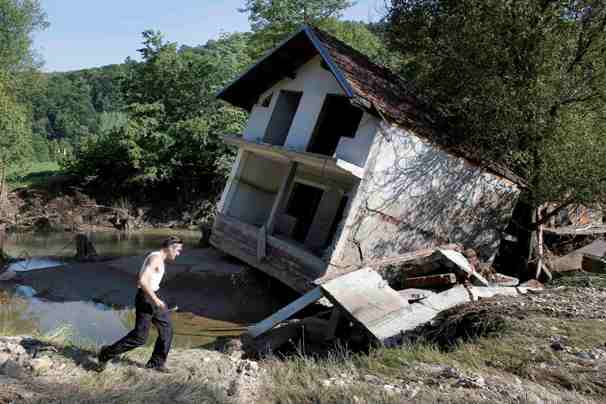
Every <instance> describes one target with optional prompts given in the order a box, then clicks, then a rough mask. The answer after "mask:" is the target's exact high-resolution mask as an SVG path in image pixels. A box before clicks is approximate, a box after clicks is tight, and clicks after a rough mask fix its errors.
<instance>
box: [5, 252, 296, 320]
mask: <svg viewBox="0 0 606 404" xmlns="http://www.w3.org/2000/svg"><path fill="white" fill-rule="evenodd" d="M142 261H143V257H142V256H141V257H129V258H122V259H118V260H111V261H104V262H93V263H73V264H68V265H64V266H60V267H55V268H52V269H39V270H32V271H27V272H18V273H17V275H16V277H15V278H13V279H11V280H10V281H9V282H4V283H3V285H4V287H15V286H16V285H25V286H29V287H31V288H33V289H34V290H35V291H36V292H37V294H36V297H39V298H44V299H46V300H49V301H54V302H70V301H92V302H97V303H103V304H106V305H109V306H113V307H120V308H132V307H133V302H134V296H135V294H136V292H137V288H136V286H135V285H136V281H137V280H136V275H137V272H138V270H139V268H140V265H141V263H142ZM271 285H272V284H271V282H270V281H268V280H267V279H266V278H265V277H264V276H263V275H262V274H259V273H258V272H257V271H255V270H253V269H251V268H249V267H247V266H245V265H242V264H239V263H236V262H230V261H229V260H228V259H227V258H224V257H221V256H219V255H218V254H217V253H216V252H214V251H213V250H208V251H206V250H193V251H189V252H188V254H187V255H186V256H185V257H183V259H180V260H178V261H177V264H169V265H168V266H167V273H166V277H165V280H164V281H163V283H162V286H161V290H160V294H161V296H162V297H163V298H164V300H165V301H166V302H167V303H168V305H169V306H170V307H172V306H175V305H178V306H179V311H181V312H189V313H192V314H194V315H196V316H202V317H207V318H210V319H214V320H220V321H228V322H233V323H238V324H249V323H252V322H257V321H259V320H261V319H263V318H265V317H266V316H268V315H269V314H271V313H273V312H274V311H276V310H277V309H279V308H280V307H282V305H283V304H284V300H282V299H280V298H279V297H277V296H275V294H274V293H272V292H270V288H271ZM0 286H2V285H0ZM251 303H254V304H251Z"/></svg>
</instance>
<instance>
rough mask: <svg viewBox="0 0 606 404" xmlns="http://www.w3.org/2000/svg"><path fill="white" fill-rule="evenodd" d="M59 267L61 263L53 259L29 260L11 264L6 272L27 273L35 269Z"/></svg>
mask: <svg viewBox="0 0 606 404" xmlns="http://www.w3.org/2000/svg"><path fill="white" fill-rule="evenodd" d="M61 265H63V262H61V261H57V260H53V259H48V258H30V259H27V260H21V261H17V262H13V263H12V264H10V265H9V266H8V270H10V271H13V272H27V271H33V270H35V269H47V268H55V267H58V266H61Z"/></svg>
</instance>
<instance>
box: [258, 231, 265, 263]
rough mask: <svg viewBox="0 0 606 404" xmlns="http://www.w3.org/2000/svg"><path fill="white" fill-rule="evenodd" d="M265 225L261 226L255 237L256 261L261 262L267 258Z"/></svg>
mask: <svg viewBox="0 0 606 404" xmlns="http://www.w3.org/2000/svg"><path fill="white" fill-rule="evenodd" d="M266 230H267V229H266V227H265V225H263V226H261V228H260V229H259V233H258V236H257V261H259V262H260V261H263V259H264V258H265V257H266V256H267V231H266Z"/></svg>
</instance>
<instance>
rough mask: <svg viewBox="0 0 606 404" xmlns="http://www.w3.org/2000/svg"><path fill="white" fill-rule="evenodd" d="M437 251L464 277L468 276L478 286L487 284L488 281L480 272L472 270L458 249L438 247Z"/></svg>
mask: <svg viewBox="0 0 606 404" xmlns="http://www.w3.org/2000/svg"><path fill="white" fill-rule="evenodd" d="M438 252H439V253H440V254H442V255H443V256H444V257H445V258H447V259H448V260H449V261H451V262H452V263H453V264H454V268H455V269H456V270H458V271H459V272H461V273H462V274H463V275H464V276H465V277H466V278H469V279H470V280H471V282H472V283H473V284H475V285H479V286H488V285H489V283H488V281H487V280H486V278H484V277H483V276H482V275H481V274H480V273H478V272H476V271H474V269H473V268H472V267H471V265H470V264H469V261H467V258H465V257H464V256H463V254H461V253H460V252H458V251H454V250H444V249H439V250H438Z"/></svg>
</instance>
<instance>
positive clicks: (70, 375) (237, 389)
mask: <svg viewBox="0 0 606 404" xmlns="http://www.w3.org/2000/svg"><path fill="white" fill-rule="evenodd" d="M604 281H605V279H604V278H603V277H599V276H588V275H579V276H574V277H571V278H568V279H565V280H561V281H558V282H559V285H553V287H551V288H548V289H547V290H546V291H544V292H541V293H537V294H530V293H529V294H527V295H523V296H518V297H498V298H492V299H487V300H484V301H480V302H475V303H469V304H465V305H461V306H458V307H456V308H453V309H451V310H449V311H446V312H444V313H442V315H441V316H440V317H439V319H438V320H437V321H435V322H432V324H430V325H428V326H427V327H425V328H423V329H421V330H418V333H417V334H418V335H417V336H418V337H420V338H418V339H417V340H416V342H415V343H411V344H409V345H406V346H402V347H398V348H391V349H386V348H376V349H375V348H373V349H371V350H370V351H365V352H357V353H353V352H350V351H348V349H347V347H346V346H342V347H341V348H340V349H337V350H335V351H334V352H333V353H332V354H330V355H328V356H322V357H316V356H314V355H313V352H305V351H304V350H299V351H298V352H297V353H295V354H294V355H291V356H288V357H268V358H263V359H261V360H259V361H255V362H253V361H250V360H245V359H242V356H241V355H242V352H241V351H240V350H239V349H238V344H237V343H236V342H231V343H228V344H223V345H221V346H220V348H221V349H215V350H213V349H201V348H200V349H185V350H175V351H174V352H172V353H171V355H170V356H169V360H168V367H169V368H170V369H171V370H172V371H173V373H172V374H168V375H165V374H157V373H155V372H152V371H148V370H145V369H143V368H141V365H142V364H143V363H145V359H146V356H147V355H148V354H149V352H146V351H144V350H140V351H134V352H132V353H130V354H128V355H126V356H125V357H123V358H121V359H119V360H117V361H116V362H114V363H112V364H110V366H109V367H108V369H107V370H106V371H105V372H104V373H103V374H102V375H103V376H102V377H100V376H99V375H98V374H97V373H95V372H93V371H92V370H90V369H92V367H93V366H94V364H95V357H94V355H95V351H96V349H95V348H94V347H73V346H69V345H65V344H63V343H61V341H43V340H39V339H35V338H34V339H27V338H26V339H23V338H21V337H20V338H16V339H11V338H0V374H1V375H2V376H0V383H1V384H2V387H3V389H0V402H11V401H12V402H66V403H72V402H95V403H97V402H147V403H149V402H213V403H229V402H236V403H253V402H255V403H299V402H300V403H308V402H314V403H403V402H404V403H407V402H410V403H417V402H418V403H433V402H455V403H476V402H485V403H494V402H504V403H545V402H562V403H564V402H575V403H600V402H604V397H606V376H605V375H606V345H605V344H606V321H605V320H606V314H605V313H604V310H603V302H604V299H606V288H605V287H604V285H605V284H606V282H604ZM462 324H465V325H466V327H460V325H462ZM436 330H440V333H441V334H443V335H445V336H447V337H448V338H444V339H443V340H440V339H435V338H434V339H432V338H433V336H435V335H436V332H435V331H436ZM466 330H467V331H469V332H465V331H466ZM297 343H298V342H297V341H293V344H297ZM301 346H302V345H301ZM217 348H219V345H217ZM3 361H4V364H2V362H3ZM7 363H8V365H7Z"/></svg>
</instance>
